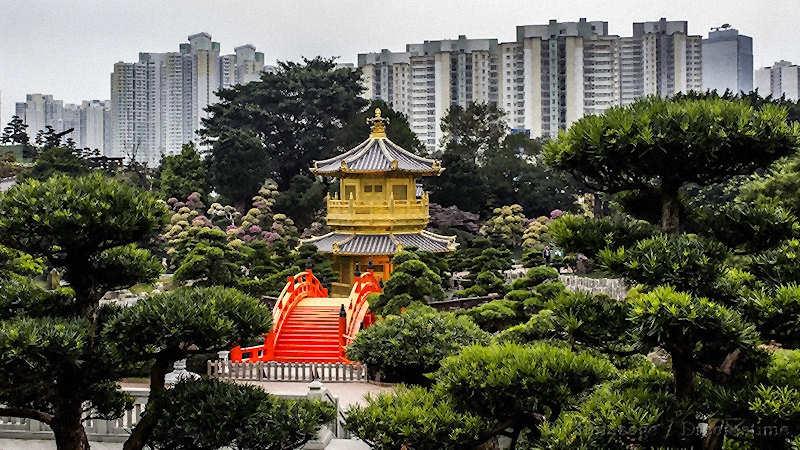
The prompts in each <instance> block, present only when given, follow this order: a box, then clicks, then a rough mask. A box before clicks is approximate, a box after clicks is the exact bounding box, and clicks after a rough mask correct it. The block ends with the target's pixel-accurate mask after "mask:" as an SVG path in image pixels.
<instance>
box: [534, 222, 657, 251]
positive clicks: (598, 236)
mask: <svg viewBox="0 0 800 450" xmlns="http://www.w3.org/2000/svg"><path fill="white" fill-rule="evenodd" d="M654 232H655V230H654V227H653V226H652V225H650V224H648V223H647V222H644V221H641V220H631V219H629V218H627V217H624V216H612V217H601V218H592V217H587V216H581V215H577V214H564V215H562V216H559V217H558V218H556V219H554V220H553V221H551V222H550V223H549V224H548V234H549V235H550V238H551V239H552V241H553V243H554V244H555V245H556V246H558V247H560V248H562V249H564V250H565V251H566V252H568V253H583V254H584V255H586V256H588V257H593V256H595V255H596V254H597V253H598V252H599V251H600V250H602V249H604V248H606V247H611V248H616V247H620V246H628V245H631V244H633V243H635V242H637V241H639V240H641V239H645V238H648V237H650V236H652V235H653V234H654Z"/></svg>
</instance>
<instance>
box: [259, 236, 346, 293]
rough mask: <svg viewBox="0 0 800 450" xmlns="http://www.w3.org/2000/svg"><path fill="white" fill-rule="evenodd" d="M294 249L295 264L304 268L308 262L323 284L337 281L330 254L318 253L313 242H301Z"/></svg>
mask: <svg viewBox="0 0 800 450" xmlns="http://www.w3.org/2000/svg"><path fill="white" fill-rule="evenodd" d="M251 246H252V244H251ZM296 251H297V257H296V258H295V262H294V265H295V266H297V267H301V268H303V269H305V268H307V266H308V264H309V263H310V264H311V269H312V270H313V271H314V276H315V277H317V278H318V279H319V280H320V281H321V282H322V283H323V284H326V285H328V284H330V283H332V282H334V281H338V274H337V273H336V272H335V271H334V270H333V265H332V264H331V258H330V255H326V254H323V253H319V252H318V251H317V247H316V246H315V245H313V244H302V245H301V246H300V247H298V248H297V250H296ZM251 272H252V270H251Z"/></svg>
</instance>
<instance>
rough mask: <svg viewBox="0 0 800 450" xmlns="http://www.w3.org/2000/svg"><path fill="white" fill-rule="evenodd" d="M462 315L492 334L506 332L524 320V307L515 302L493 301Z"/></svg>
mask: <svg viewBox="0 0 800 450" xmlns="http://www.w3.org/2000/svg"><path fill="white" fill-rule="evenodd" d="M461 314H463V315H465V316H467V317H469V318H470V319H472V321H473V322H475V323H476V324H477V325H478V326H479V327H481V328H482V329H483V330H486V331H488V332H490V333H494V332H497V331H501V330H505V329H506V328H508V327H510V326H513V325H516V324H518V323H520V322H521V321H522V320H523V315H522V305H521V304H520V303H519V302H515V301H513V300H492V301H491V302H488V303H484V304H482V305H478V306H475V307H473V308H469V309H467V310H465V311H464V312H462V313H461Z"/></svg>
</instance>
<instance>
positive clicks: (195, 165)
mask: <svg viewBox="0 0 800 450" xmlns="http://www.w3.org/2000/svg"><path fill="white" fill-rule="evenodd" d="M156 184H157V188H158V191H159V192H160V193H161V196H162V198H178V199H184V198H186V197H187V196H188V195H189V194H191V193H192V192H198V193H200V195H206V194H208V193H209V192H211V189H210V187H209V180H208V165H207V164H206V162H205V161H203V159H202V158H201V157H200V153H199V152H198V151H197V148H196V147H195V145H194V143H193V142H189V143H188V144H184V145H183V147H181V152H180V153H179V154H177V155H164V156H163V157H162V158H161V164H160V165H159V166H158V174H157V176H156Z"/></svg>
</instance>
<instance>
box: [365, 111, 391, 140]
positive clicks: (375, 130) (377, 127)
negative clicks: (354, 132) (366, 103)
mask: <svg viewBox="0 0 800 450" xmlns="http://www.w3.org/2000/svg"><path fill="white" fill-rule="evenodd" d="M367 123H368V124H369V125H372V131H371V132H370V134H369V137H370V139H379V138H385V137H386V125H387V124H388V123H389V119H387V118H385V117H381V109H380V108H375V117H370V118H369V119H367Z"/></svg>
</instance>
